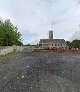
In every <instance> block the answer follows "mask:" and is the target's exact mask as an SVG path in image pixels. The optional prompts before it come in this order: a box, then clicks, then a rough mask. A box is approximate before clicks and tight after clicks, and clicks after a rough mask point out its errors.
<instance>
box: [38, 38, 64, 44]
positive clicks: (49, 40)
mask: <svg viewBox="0 0 80 92" xmlns="http://www.w3.org/2000/svg"><path fill="white" fill-rule="evenodd" d="M49 42H55V43H63V44H65V40H64V39H52V40H51V39H40V42H39V43H49Z"/></svg>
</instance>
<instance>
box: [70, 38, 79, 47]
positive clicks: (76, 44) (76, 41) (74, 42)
mask: <svg viewBox="0 0 80 92" xmlns="http://www.w3.org/2000/svg"><path fill="white" fill-rule="evenodd" d="M71 48H79V49H80V40H77V39H76V40H73V41H72V42H71Z"/></svg>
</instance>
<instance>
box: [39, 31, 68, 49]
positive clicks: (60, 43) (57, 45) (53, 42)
mask: <svg viewBox="0 0 80 92" xmlns="http://www.w3.org/2000/svg"><path fill="white" fill-rule="evenodd" d="M39 48H41V49H66V48H67V44H66V41H65V40H64V39H53V31H52V30H51V31H49V39H40V42H39Z"/></svg>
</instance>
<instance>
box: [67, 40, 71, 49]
mask: <svg viewBox="0 0 80 92" xmlns="http://www.w3.org/2000/svg"><path fill="white" fill-rule="evenodd" d="M66 44H67V46H68V47H69V49H71V42H70V41H66Z"/></svg>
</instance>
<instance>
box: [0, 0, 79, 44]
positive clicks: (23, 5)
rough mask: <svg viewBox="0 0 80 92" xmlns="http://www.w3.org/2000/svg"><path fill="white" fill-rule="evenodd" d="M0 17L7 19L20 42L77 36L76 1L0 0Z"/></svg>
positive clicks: (69, 38)
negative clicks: (19, 36) (50, 36)
mask: <svg viewBox="0 0 80 92" xmlns="http://www.w3.org/2000/svg"><path fill="white" fill-rule="evenodd" d="M0 17H1V18H2V19H4V20H5V19H10V20H11V22H12V23H13V24H14V25H15V26H16V25H17V27H18V31H19V32H21V34H22V38H23V43H24V44H28V43H30V44H36V43H38V42H39V40H40V39H47V38H48V32H49V30H53V33H54V34H53V35H54V36H53V37H54V38H55V39H65V40H71V39H75V38H77V37H78V38H79V39H80V37H79V35H80V26H79V25H80V0H0Z"/></svg>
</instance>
